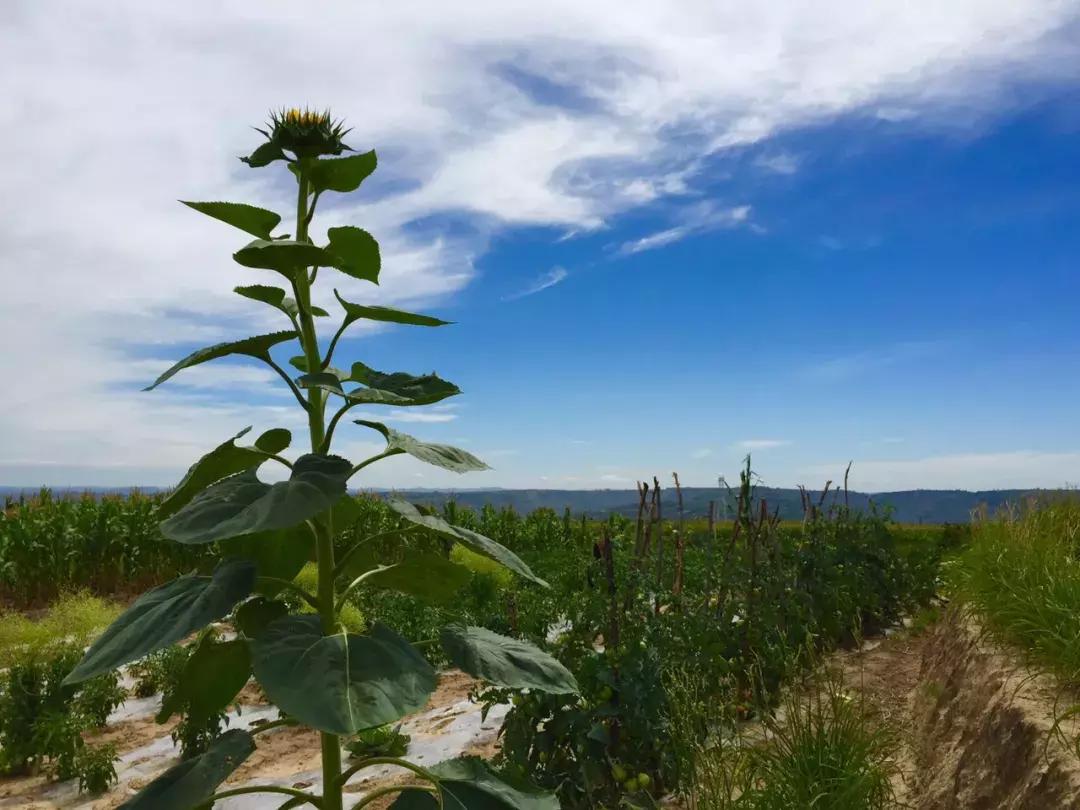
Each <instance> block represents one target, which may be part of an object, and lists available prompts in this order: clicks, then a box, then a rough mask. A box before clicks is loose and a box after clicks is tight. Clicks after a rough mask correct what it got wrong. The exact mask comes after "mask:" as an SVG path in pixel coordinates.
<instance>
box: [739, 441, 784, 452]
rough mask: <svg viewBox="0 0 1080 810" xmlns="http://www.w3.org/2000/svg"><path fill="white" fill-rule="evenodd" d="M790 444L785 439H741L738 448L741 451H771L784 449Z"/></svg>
mask: <svg viewBox="0 0 1080 810" xmlns="http://www.w3.org/2000/svg"><path fill="white" fill-rule="evenodd" d="M789 444H791V442H790V441H788V440H787V439H743V440H742V441H741V442H739V445H738V446H739V447H741V448H742V449H743V450H771V449H772V448H774V447H786V446H787V445H789Z"/></svg>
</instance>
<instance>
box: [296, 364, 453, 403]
mask: <svg viewBox="0 0 1080 810" xmlns="http://www.w3.org/2000/svg"><path fill="white" fill-rule="evenodd" d="M294 359H295V360H297V361H299V360H300V358H294ZM290 362H292V361H290ZM293 365H295V366H297V367H298V368H301V370H303V368H306V363H298V362H296V363H293ZM348 382H356V383H360V384H361V385H363V386H365V387H363V388H353V389H352V390H350V391H346V390H345V389H344V388H343V386H342V383H348ZM296 384H297V385H299V386H300V387H301V388H320V389H322V390H324V391H329V392H330V393H332V394H337V395H338V396H340V397H344V398H345V399H347V400H348V401H349V402H356V403H364V404H369V405H397V406H399V407H407V406H412V405H431V404H433V403H435V402H439V401H441V400H444V399H446V398H447V397H452V396H455V395H457V394H460V393H461V389H460V388H458V387H457V386H456V385H454V384H453V383H451V382H447V381H446V380H444V379H442V378H441V377H439V376H437V375H435V374H425V375H423V376H419V377H418V376H415V375H413V374H406V373H405V372H402V371H398V372H395V373H393V374H386V373H384V372H382V371H375V370H374V369H372V368H369V367H368V366H365V365H364V364H363V363H353V366H352V370H351V371H350V372H349V373H348V374H346V373H345V372H343V371H339V370H337V369H327V370H326V371H317V372H315V373H314V374H303V375H301V376H300V377H297V378H296Z"/></svg>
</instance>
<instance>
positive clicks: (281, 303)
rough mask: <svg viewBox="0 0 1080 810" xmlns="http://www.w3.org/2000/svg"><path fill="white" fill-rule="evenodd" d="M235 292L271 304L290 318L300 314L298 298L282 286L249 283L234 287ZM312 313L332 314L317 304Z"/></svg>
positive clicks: (323, 316)
mask: <svg viewBox="0 0 1080 810" xmlns="http://www.w3.org/2000/svg"><path fill="white" fill-rule="evenodd" d="M233 292H234V293H236V294H237V295H242V296H244V298H250V299H251V300H252V301H260V302H262V303H264V304H269V305H270V306H272V307H273V308H274V309H277V310H280V311H281V312H284V313H285V314H286V315H288V316H289V317H290V318H296V317H298V316H299V315H300V308H299V307H298V306H297V304H296V299H294V298H293V297H292V296H291V295H287V294H286V292H285V290H283V289H281V288H280V287H270V286H267V285H265V284H248V285H247V286H244V287H234V288H233ZM311 314H312V315H314V316H315V317H317V318H325V317H328V316H329V315H330V313H329V312H327V311H326V310H325V309H323V308H322V307H316V306H313V307H312V308H311Z"/></svg>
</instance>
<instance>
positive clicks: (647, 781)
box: [637, 773, 652, 788]
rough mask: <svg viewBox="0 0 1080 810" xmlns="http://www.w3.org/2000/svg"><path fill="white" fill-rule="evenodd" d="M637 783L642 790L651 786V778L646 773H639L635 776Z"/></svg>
mask: <svg viewBox="0 0 1080 810" xmlns="http://www.w3.org/2000/svg"><path fill="white" fill-rule="evenodd" d="M637 781H638V784H639V785H641V787H642V788H647V787H648V786H649V785H651V784H652V777H650V776H649V775H648V774H647V773H639V774H638V775H637Z"/></svg>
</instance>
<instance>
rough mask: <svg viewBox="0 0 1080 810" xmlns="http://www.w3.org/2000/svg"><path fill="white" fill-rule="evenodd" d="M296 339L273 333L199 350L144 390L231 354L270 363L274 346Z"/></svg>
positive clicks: (292, 336) (288, 334) (283, 333)
mask: <svg viewBox="0 0 1080 810" xmlns="http://www.w3.org/2000/svg"><path fill="white" fill-rule="evenodd" d="M295 337H298V335H297V333H296V332H293V331H288V332H272V333H271V334H269V335H256V336H255V337H249V338H244V339H243V340H234V341H231V342H229V343H217V344H215V345H213V346H207V347H206V348H205V349H199V350H198V351H194V352H192V353H191V354H189V355H188V356H187V357H185V358H184V359H183V360H181V361H180V362H179V363H176V364H175V365H174V366H172V367H171V368H170V369H169V370H168V371H166V372H165V373H164V374H162V375H161V376H160V377H158V378H157V379H156V380H154V384H153V385H149V386H147V387H146V388H144V389H143V390H144V391H152V390H154V389H155V388H157V387H158V386H159V385H161V384H162V383H163V382H165V381H166V380H167V379H169V378H170V377H172V376H173V375H174V374H176V373H177V372H178V371H182V370H183V369H185V368H191V367H192V366H197V365H199V364H201V363H206V362H208V361H210V360H217V359H218V358H219V357H227V356H229V355H231V354H240V355H245V356H247V357H254V358H256V359H258V360H267V361H268V360H269V359H270V349H271V348H272V347H273V346H276V345H277V344H279V343H282V342H284V341H286V340H292V339H293V338H295Z"/></svg>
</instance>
